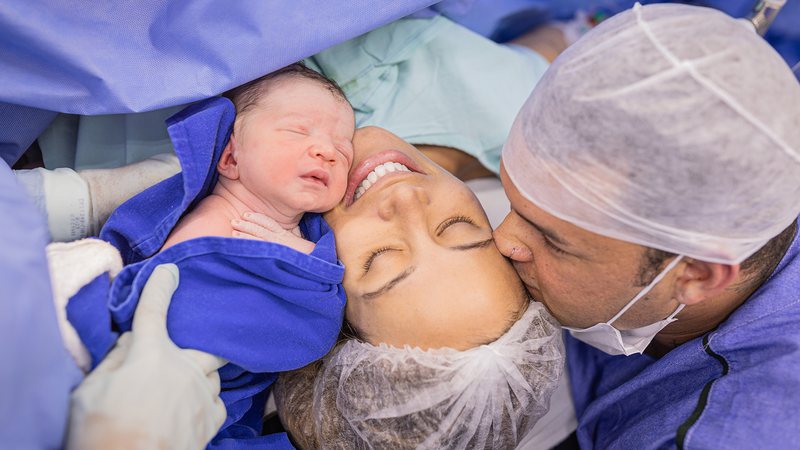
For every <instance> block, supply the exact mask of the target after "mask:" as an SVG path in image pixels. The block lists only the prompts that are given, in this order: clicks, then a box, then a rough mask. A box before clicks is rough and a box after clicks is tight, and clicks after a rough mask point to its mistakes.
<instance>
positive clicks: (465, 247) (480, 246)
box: [449, 238, 494, 251]
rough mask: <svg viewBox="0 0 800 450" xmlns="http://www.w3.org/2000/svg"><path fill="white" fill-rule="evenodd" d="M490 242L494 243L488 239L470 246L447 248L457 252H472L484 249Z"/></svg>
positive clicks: (491, 239)
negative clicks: (475, 249)
mask: <svg viewBox="0 0 800 450" xmlns="http://www.w3.org/2000/svg"><path fill="white" fill-rule="evenodd" d="M492 242H494V239H493V238H489V239H486V240H485V241H478V242H472V243H470V244H464V245H456V246H455V247H449V248H450V250H459V251H464V250H472V249H473V248H482V247H486V246H488V245H489V244H491V243H492Z"/></svg>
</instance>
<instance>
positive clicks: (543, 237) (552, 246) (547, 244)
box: [542, 235, 569, 255]
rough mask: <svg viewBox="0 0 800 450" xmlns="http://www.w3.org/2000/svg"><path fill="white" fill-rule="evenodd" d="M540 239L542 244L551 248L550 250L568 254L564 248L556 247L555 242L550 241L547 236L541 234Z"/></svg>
mask: <svg viewBox="0 0 800 450" xmlns="http://www.w3.org/2000/svg"><path fill="white" fill-rule="evenodd" d="M542 240H543V241H544V245H546V246H547V247H549V248H550V250H552V251H554V252H556V253H558V254H560V255H568V254H569V253H567V252H565V251H564V250H561V249H560V248H558V247H557V246H556V244H553V243H552V242H551V241H550V239H548V238H547V236H545V235H542Z"/></svg>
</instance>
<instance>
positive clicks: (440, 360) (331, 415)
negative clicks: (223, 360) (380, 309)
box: [276, 302, 564, 449]
mask: <svg viewBox="0 0 800 450" xmlns="http://www.w3.org/2000/svg"><path fill="white" fill-rule="evenodd" d="M563 353H564V352H563V346H562V341H561V333H560V328H559V326H558V324H557V323H556V321H555V320H554V319H553V318H552V317H551V316H550V315H549V314H548V313H547V311H546V310H545V308H544V307H543V306H542V305H541V304H540V303H535V302H532V303H530V305H529V306H528V309H527V311H526V312H525V313H524V314H523V316H522V318H520V319H519V320H518V321H517V322H516V323H515V324H514V325H512V326H511V328H510V329H509V330H508V331H507V332H506V333H505V334H504V335H503V336H501V337H500V338H499V339H497V340H496V341H494V342H492V343H490V344H486V345H482V346H480V347H476V348H473V349H469V350H465V351H457V350H453V349H448V348H442V349H435V350H420V349H419V348H410V347H405V348H395V347H390V346H387V345H384V344H381V345H378V346H374V345H370V344H368V343H364V342H360V341H357V340H349V341H346V342H345V343H344V344H343V345H340V346H338V347H336V348H335V349H334V350H333V351H332V352H331V353H330V354H329V355H328V356H327V357H325V359H324V360H323V362H322V364H321V367H320V366H317V367H315V368H313V369H312V370H311V371H310V372H309V371H305V373H303V371H300V372H299V373H297V372H296V373H294V374H291V373H290V374H282V375H281V379H280V380H279V383H278V385H277V386H276V400H277V404H278V409H279V411H282V412H281V418H282V420H283V421H284V424H285V425H286V426H287V429H288V430H289V431H290V432H291V433H292V434H293V436H294V437H295V439H296V440H297V441H298V443H299V444H300V445H301V446H304V447H313V448H317V447H318V448H325V449H352V448H358V449H362V448H363V449H373V448H374V449H384V448H391V449H466V448H470V449H484V448H486V449H489V448H494V449H500V448H514V447H515V446H516V445H517V443H518V442H519V440H520V439H521V438H522V437H523V436H524V435H525V433H526V432H527V431H528V430H529V429H530V427H532V426H533V425H534V424H535V422H536V421H537V420H538V419H539V418H540V417H541V416H543V415H544V413H545V412H547V410H548V407H549V402H550V396H551V394H552V393H553V391H554V390H555V388H556V387H557V384H558V379H559V377H560V376H561V372H562V369H563V365H564V354H563ZM312 385H313V388H312V387H311V386H312ZM308 403H313V406H312V407H311V408H309V407H308V406H309V405H308ZM294 414H297V415H299V416H300V417H298V416H294V417H293V415H294ZM287 416H288V420H287ZM287 422H288V423H287Z"/></svg>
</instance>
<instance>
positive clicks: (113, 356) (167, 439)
mask: <svg viewBox="0 0 800 450" xmlns="http://www.w3.org/2000/svg"><path fill="white" fill-rule="evenodd" d="M178 280H179V278H178V268H177V266H175V265H173V264H165V265H161V266H158V267H156V269H155V270H154V271H153V273H152V275H151V276H150V279H149V280H148V281H147V284H146V285H145V287H144V290H143V291H142V295H141V297H140V298H139V305H138V307H137V308H136V314H135V316H134V319H133V327H132V331H131V332H129V333H125V334H123V335H122V336H121V337H120V339H119V341H118V342H117V345H116V347H115V348H114V349H113V350H112V351H111V352H110V353H109V354H108V356H106V358H105V359H104V360H103V361H102V362H101V363H100V365H99V366H98V367H97V368H96V369H95V370H94V371H93V372H92V373H90V374H89V376H87V377H86V379H85V380H84V381H83V383H82V384H81V385H80V386H79V387H78V388H77V389H76V390H75V391H74V392H73V393H72V405H71V414H70V424H69V435H68V443H67V448H72V449H101V448H102V449H108V448H114V449H161V448H163V449H195V448H197V449H199V448H204V447H205V446H206V445H207V444H208V442H209V441H210V440H211V438H212V437H214V435H215V434H216V433H217V431H218V430H219V428H220V427H221V426H222V423H223V422H224V421H225V417H226V411H225V406H224V404H223V403H222V401H221V400H220V398H219V391H220V381H219V374H218V373H217V369H219V368H220V367H222V366H223V365H224V364H225V363H226V362H225V361H224V360H223V359H222V358H218V357H216V356H212V355H210V354H208V353H204V352H200V351H197V350H189V349H181V348H178V347H177V346H176V345H175V344H174V343H173V342H172V340H170V338H169V335H168V334H167V328H166V323H167V309H168V307H169V302H170V300H171V299H172V294H173V293H174V292H175V289H176V288H177V286H178Z"/></svg>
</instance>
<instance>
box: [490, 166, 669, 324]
mask: <svg viewBox="0 0 800 450" xmlns="http://www.w3.org/2000/svg"><path fill="white" fill-rule="evenodd" d="M500 177H501V180H502V182H503V187H504V189H505V192H506V195H507V196H508V198H509V200H510V202H511V212H510V213H509V215H508V216H507V217H506V219H505V220H504V221H503V223H502V224H501V225H500V227H498V228H497V230H495V232H494V237H495V242H496V243H497V246H498V248H499V249H500V251H501V252H502V253H503V254H504V255H505V256H507V257H509V258H510V259H511V260H512V261H513V263H514V267H515V269H516V270H517V272H518V273H519V275H520V277H521V278H522V281H523V282H524V283H525V285H526V286H527V288H528V292H530V294H531V296H532V297H533V298H534V299H535V300H537V301H540V302H542V303H544V304H545V306H547V308H548V309H549V310H550V312H551V313H552V314H553V316H554V317H555V318H556V319H557V320H558V321H559V322H560V323H561V324H562V325H564V326H569V327H576V328H586V327H590V326H592V325H594V324H597V323H601V322H607V321H608V320H610V319H611V318H612V317H614V315H616V314H617V313H618V312H619V311H620V310H621V309H622V308H623V307H624V306H625V305H626V304H627V303H628V302H629V301H630V300H631V299H632V298H633V297H635V296H636V295H637V294H638V293H639V291H641V290H642V288H643V286H641V285H640V283H639V278H640V276H639V273H640V270H641V266H642V262H643V259H644V254H645V251H646V249H645V247H642V246H640V245H636V244H631V243H628V242H624V241H620V240H616V239H611V238H608V237H605V236H601V235H598V234H595V233H592V232H589V231H586V230H584V229H582V228H580V227H577V226H575V225H573V224H571V223H569V222H566V221H564V220H561V219H559V218H557V217H555V216H553V215H551V214H548V213H547V212H545V211H543V210H542V209H540V208H538V207H537V206H536V205H534V204H533V203H531V202H530V201H529V200H527V199H526V198H525V197H524V196H523V195H522V194H521V193H520V192H519V190H517V188H516V187H515V186H514V185H513V183H512V182H511V180H510V179H509V177H508V174H507V173H506V171H505V167H503V166H501V168H500ZM673 272H674V271H673ZM652 277H655V274H653V275H652ZM647 281H649V280H647ZM674 287H675V277H674V274H672V273H670V274H668V275H667V276H666V277H665V278H664V279H663V280H661V282H659V283H658V285H656V286H655V288H654V289H653V290H652V291H650V293H649V294H648V295H647V296H645V298H643V299H641V300H639V301H638V302H637V303H636V304H634V305H633V306H632V307H631V309H629V310H628V311H627V312H626V313H625V314H624V315H623V316H622V317H621V318H619V319H618V320H617V321H616V322H614V327H616V328H618V329H623V330H624V329H630V328H637V327H641V326H644V325H648V324H651V323H654V322H657V321H659V320H661V319H664V318H665V317H667V316H668V315H669V314H671V313H672V312H673V311H674V310H675V308H677V306H678V303H677V301H676V300H674V299H673V298H672V297H673V296H672V293H673V292H674Z"/></svg>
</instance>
